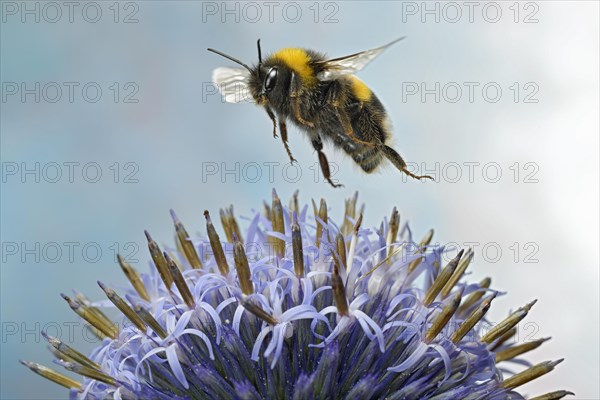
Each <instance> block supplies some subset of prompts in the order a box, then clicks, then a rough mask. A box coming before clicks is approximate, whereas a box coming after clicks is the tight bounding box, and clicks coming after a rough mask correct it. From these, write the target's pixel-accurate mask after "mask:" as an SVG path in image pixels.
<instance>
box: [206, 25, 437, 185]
mask: <svg viewBox="0 0 600 400" xmlns="http://www.w3.org/2000/svg"><path fill="white" fill-rule="evenodd" d="M402 39H404V37H402V38H399V39H396V40H394V41H393V42H391V43H388V44H386V45H384V46H381V47H377V48H374V49H371V50H366V51H362V52H360V53H356V54H352V55H349V56H344V57H339V58H333V59H327V58H326V57H325V55H324V54H321V53H318V52H315V51H313V50H308V49H301V48H294V47H292V48H285V49H282V50H279V51H277V52H276V53H273V54H271V55H270V56H268V57H266V58H265V60H264V61H263V59H262V54H261V48H260V39H259V40H258V42H257V47H258V65H256V66H253V67H250V66H248V65H246V64H244V63H243V62H241V61H240V60H238V59H236V58H234V57H231V56H229V55H227V54H225V53H222V52H220V51H218V50H215V49H210V48H209V49H208V51H211V52H213V53H216V54H218V55H220V56H223V57H225V58H227V59H229V60H231V61H233V62H235V63H237V64H239V65H241V68H240V67H235V68H230V67H221V68H217V69H215V70H214V71H213V76H212V78H213V82H214V83H215V85H217V87H218V88H219V90H220V92H221V94H222V95H223V98H224V99H225V101H226V102H229V103H239V102H243V101H249V102H253V103H256V104H257V105H259V106H262V107H263V108H264V109H265V111H266V112H267V115H268V116H269V118H270V119H271V121H272V122H273V136H274V137H275V138H276V137H277V127H279V133H280V134H281V139H282V142H283V145H284V147H285V150H286V152H287V154H288V156H289V158H290V161H291V162H294V161H296V160H295V159H294V157H293V156H292V152H291V150H290V147H289V145H288V131H287V123H286V122H287V121H291V122H292V123H293V124H294V125H296V126H297V127H298V128H299V129H300V130H302V131H304V132H306V134H307V135H308V137H309V138H310V141H311V143H312V146H313V148H314V149H315V150H316V151H317V154H318V157H319V164H320V167H321V171H322V173H323V177H324V178H325V179H326V180H327V182H329V183H330V184H331V185H332V186H333V187H338V186H342V185H340V184H336V183H334V182H333V181H332V180H331V173H330V170H329V163H328V161H327V157H326V156H325V153H324V152H323V141H324V140H325V141H328V142H331V143H333V145H334V146H336V147H340V148H342V149H343V150H344V151H345V152H346V153H347V154H348V155H349V156H350V157H352V159H353V160H354V161H355V162H356V163H357V164H358V165H359V166H360V167H361V168H362V170H363V171H364V172H366V173H371V172H373V171H374V170H375V169H377V167H378V166H379V165H380V164H381V162H382V161H383V159H384V158H386V159H388V160H389V161H390V162H391V163H392V164H393V165H394V166H395V167H396V168H398V169H399V170H400V171H402V172H404V173H405V174H406V175H408V176H411V177H413V178H415V179H421V178H429V179H432V178H431V177H430V176H427V175H424V176H419V175H415V174H413V173H412V172H410V171H409V170H408V169H407V167H406V163H405V162H404V160H403V159H402V157H401V156H400V154H398V152H396V151H395V150H394V149H392V148H391V147H390V146H388V143H389V141H390V140H391V138H392V133H391V124H390V121H389V117H388V115H387V113H386V111H385V108H384V107H383V104H381V102H380V101H379V99H378V98H377V96H375V94H374V93H373V92H372V91H371V89H369V87H368V86H367V85H366V84H365V83H363V82H362V81H361V80H360V79H358V78H357V77H356V76H354V73H356V72H357V71H360V70H361V69H363V68H364V67H365V66H366V65H367V64H368V63H369V62H371V61H372V60H373V59H375V58H376V57H377V56H379V55H380V54H381V53H382V52H383V51H384V50H386V49H387V48H388V47H390V46H391V45H393V44H394V43H397V42H398V41H400V40H402Z"/></svg>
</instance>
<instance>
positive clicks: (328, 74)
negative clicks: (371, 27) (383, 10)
mask: <svg viewBox="0 0 600 400" xmlns="http://www.w3.org/2000/svg"><path fill="white" fill-rule="evenodd" d="M404 38H405V36H403V37H401V38H398V39H396V40H394V41H393V42H390V43H388V44H386V45H383V46H381V47H377V48H374V49H371V50H365V51H361V52H360V53H356V54H351V55H349V56H344V57H339V58H334V59H332V60H327V61H322V62H320V63H318V64H321V66H322V67H323V68H324V70H323V71H322V72H319V73H318V74H317V78H318V79H319V80H322V81H331V80H333V79H336V78H338V77H340V76H343V75H353V74H354V73H356V72H357V71H360V70H361V69H363V68H364V67H365V66H366V65H367V64H368V63H370V62H371V61H373V60H374V59H375V58H377V56H379V55H380V54H381V53H383V51H384V50H385V49H387V48H388V47H390V46H391V45H393V44H394V43H397V42H399V41H401V40H402V39H404Z"/></svg>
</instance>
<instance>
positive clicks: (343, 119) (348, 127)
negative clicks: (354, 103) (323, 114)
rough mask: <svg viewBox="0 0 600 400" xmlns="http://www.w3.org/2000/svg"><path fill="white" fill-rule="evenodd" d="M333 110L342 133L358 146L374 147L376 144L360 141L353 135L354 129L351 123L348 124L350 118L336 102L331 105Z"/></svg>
mask: <svg viewBox="0 0 600 400" xmlns="http://www.w3.org/2000/svg"><path fill="white" fill-rule="evenodd" d="M332 106H333V108H334V109H335V113H336V114H337V117H338V120H339V121H340V124H342V128H343V129H344V132H345V133H346V135H348V137H349V138H350V139H352V141H354V142H356V143H360V144H364V145H365V146H369V147H375V146H377V143H372V142H365V141H364V140H360V139H359V138H357V137H356V136H355V135H354V129H352V123H351V122H350V117H348V113H347V112H346V110H344V109H343V108H342V107H340V106H339V104H338V102H334V103H332Z"/></svg>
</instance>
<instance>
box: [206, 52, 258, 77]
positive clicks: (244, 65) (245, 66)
mask: <svg viewBox="0 0 600 400" xmlns="http://www.w3.org/2000/svg"><path fill="white" fill-rule="evenodd" d="M206 50H208V51H211V52H213V53H215V54H218V55H220V56H221V57H225V58H227V59H228V60H231V61H233V62H234V63H236V64H240V65H241V66H242V67H244V68H246V69H247V70H248V71H250V72H252V69H250V67H249V66H247V65H246V64H244V63H243V62H241V61H240V60H238V59H237V58H234V57H231V56H229V55H227V54H225V53H223V52H220V51H219V50H215V49H210V48H209V49H206Z"/></svg>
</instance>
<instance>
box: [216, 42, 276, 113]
mask: <svg viewBox="0 0 600 400" xmlns="http://www.w3.org/2000/svg"><path fill="white" fill-rule="evenodd" d="M256 47H257V50H258V64H257V65H256V66H254V67H250V66H248V65H247V64H245V63H243V62H242V61H240V60H238V59H237V58H235V57H232V56H230V55H228V54H225V53H223V52H221V51H218V50H215V49H208V51H211V52H213V53H216V54H218V55H220V56H222V57H225V58H227V59H228V60H231V61H233V62H235V63H236V64H239V65H241V66H242V67H244V68H245V70H244V69H241V68H235V69H233V68H217V69H216V70H215V72H214V73H213V81H214V82H215V84H216V85H217V86H218V87H219V90H220V91H221V93H223V95H224V96H225V100H226V101H228V102H233V103H237V102H240V101H243V100H249V99H248V98H247V97H248V96H247V95H248V94H249V95H250V96H251V97H252V100H253V101H254V102H256V103H258V104H262V105H264V104H268V103H269V102H270V98H271V97H272V95H273V93H274V90H275V89H276V88H277V87H278V82H280V81H281V79H280V77H281V76H282V75H284V74H285V72H283V73H282V67H284V66H283V65H280V63H278V62H277V61H275V60H273V59H269V60H267V61H266V62H265V63H263V59H262V51H261V48H260V39H258V41H257V42H256ZM283 69H285V68H283ZM227 86H229V87H227ZM244 90H245V91H246V92H247V93H245V96H244V94H240V91H244ZM233 92H237V93H236V94H235V95H234V93H233Z"/></svg>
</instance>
